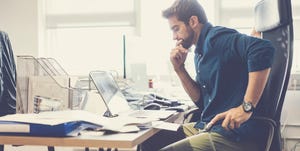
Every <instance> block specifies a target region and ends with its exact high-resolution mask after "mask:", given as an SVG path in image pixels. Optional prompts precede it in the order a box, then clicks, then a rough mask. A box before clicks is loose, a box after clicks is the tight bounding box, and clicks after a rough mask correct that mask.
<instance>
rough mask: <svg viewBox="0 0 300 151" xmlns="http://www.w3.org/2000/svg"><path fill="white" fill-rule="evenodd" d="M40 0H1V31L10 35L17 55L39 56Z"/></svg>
mask: <svg viewBox="0 0 300 151" xmlns="http://www.w3.org/2000/svg"><path fill="white" fill-rule="evenodd" d="M38 1H39V0H0V30H2V31H5V32H7V33H8V36H9V38H10V41H11V43H12V47H13V49H14V54H15V55H25V54H26V55H33V56H37V55H38V48H39V40H40V39H39V32H38V30H39V28H38V24H39V23H38V17H39V13H38V5H39V3H40V2H38Z"/></svg>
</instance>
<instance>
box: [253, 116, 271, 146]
mask: <svg viewBox="0 0 300 151" xmlns="http://www.w3.org/2000/svg"><path fill="white" fill-rule="evenodd" d="M252 120H257V121H259V122H263V123H266V124H267V125H268V126H269V136H268V138H267V142H266V146H265V151H269V150H270V147H271V144H272V140H273V136H274V130H275V127H276V122H275V121H274V120H272V119H270V118H267V117H261V116H256V117H253V118H252Z"/></svg>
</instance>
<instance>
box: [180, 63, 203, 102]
mask: <svg viewBox="0 0 300 151" xmlns="http://www.w3.org/2000/svg"><path fill="white" fill-rule="evenodd" d="M175 72H176V73H177V75H178V77H179V79H180V81H181V84H182V86H183V88H184V90H185V91H186V93H187V94H188V95H189V96H190V98H191V99H192V101H194V102H196V101H198V100H199V98H200V96H201V94H200V88H199V86H198V84H197V83H196V82H195V81H194V80H193V79H192V78H191V76H190V75H189V74H188V72H187V71H186V69H185V68H181V69H180V70H177V71H175Z"/></svg>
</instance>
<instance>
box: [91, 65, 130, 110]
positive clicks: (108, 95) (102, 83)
mask: <svg viewBox="0 0 300 151" xmlns="http://www.w3.org/2000/svg"><path fill="white" fill-rule="evenodd" d="M90 78H91V79H92V81H93V83H94V84H95V86H96V89H97V90H98V92H99V94H100V96H101V98H102V100H103V101H104V104H105V106H106V107H107V110H108V111H110V112H111V113H112V114H118V113H120V112H122V111H128V110H129V109H130V106H129V105H128V102H127V100H126V98H125V96H124V95H123V93H122V92H121V90H120V89H119V87H118V85H117V83H116V82H115V80H114V78H113V76H112V75H111V74H110V73H109V72H106V71H92V72H90Z"/></svg>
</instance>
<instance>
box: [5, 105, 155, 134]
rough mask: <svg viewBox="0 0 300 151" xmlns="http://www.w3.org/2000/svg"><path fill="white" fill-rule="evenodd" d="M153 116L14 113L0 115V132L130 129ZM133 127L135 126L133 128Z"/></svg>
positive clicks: (53, 132) (133, 129)
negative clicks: (113, 116)
mask: <svg viewBox="0 0 300 151" xmlns="http://www.w3.org/2000/svg"><path fill="white" fill-rule="evenodd" d="M153 120H154V119H139V118H131V117H127V116H126V117H125V116H124V117H122V116H119V117H115V118H107V117H102V116H98V115H96V114H93V113H90V112H87V111H83V110H68V111H55V112H41V113H39V114H13V115H6V116H3V117H0V134H9V135H32V136H76V135H78V134H79V132H80V131H82V130H84V129H87V128H90V129H98V130H99V129H100V130H110V131H116V132H132V131H137V130H139V129H138V128H137V126H138V125H143V124H147V123H149V122H151V121H153ZM134 126H136V128H134Z"/></svg>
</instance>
